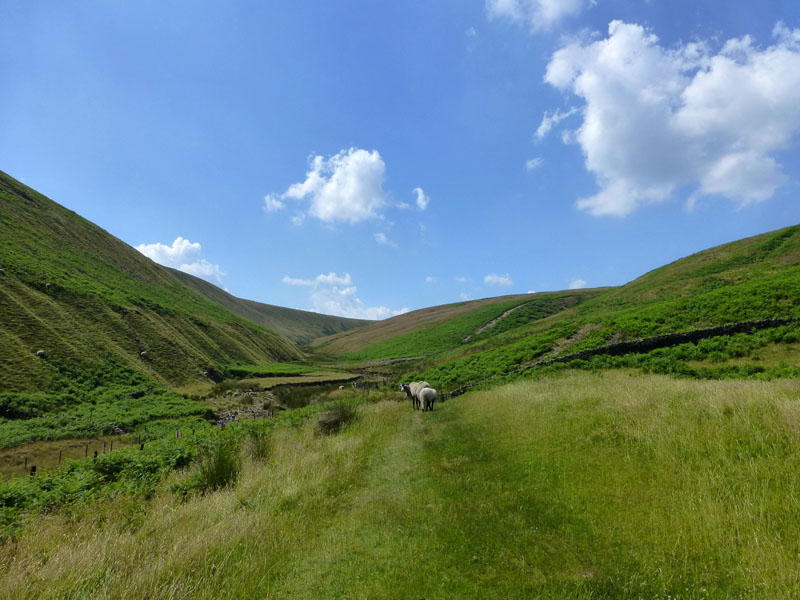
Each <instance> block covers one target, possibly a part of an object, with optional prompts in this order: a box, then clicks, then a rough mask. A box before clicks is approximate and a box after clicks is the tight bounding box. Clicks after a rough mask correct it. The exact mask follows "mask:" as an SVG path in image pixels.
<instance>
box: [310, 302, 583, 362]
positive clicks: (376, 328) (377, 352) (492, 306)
mask: <svg viewBox="0 0 800 600" xmlns="http://www.w3.org/2000/svg"><path fill="white" fill-rule="evenodd" d="M593 293H596V292H595V291H594V290H591V291H586V290H573V291H570V292H566V293H562V292H546V293H540V294H519V295H514V296H500V297H497V298H484V299H482V300H471V301H468V302H457V303H455V304H443V305H441V306H433V307H430V308H423V309H420V310H415V311H412V312H409V313H405V314H402V315H399V316H397V317H392V318H390V319H385V320H383V321H378V322H376V323H372V324H370V325H368V326H366V327H362V328H360V329H358V330H355V331H348V332H346V333H341V334H337V335H333V336H329V337H325V338H320V339H318V340H315V341H314V343H313V347H314V350H315V351H317V352H319V353H321V354H323V355H326V354H327V355H344V356H354V357H356V356H359V357H371V358H400V357H403V356H417V355H420V354H424V353H426V351H427V350H428V347H427V346H428V345H427V344H425V343H421V344H415V343H414V342H415V339H416V336H415V334H417V335H420V336H422V337H424V338H430V337H435V335H436V333H435V329H436V328H442V331H448V333H447V334H446V335H448V336H449V337H450V341H449V342H447V343H445V344H444V345H446V346H447V347H453V346H454V345H458V344H460V343H461V342H462V341H463V338H465V337H467V336H470V335H474V334H475V332H476V331H477V330H478V329H479V328H480V327H482V326H484V325H486V324H487V323H489V322H490V321H492V320H493V319H495V318H497V317H499V316H501V315H502V314H503V313H504V312H506V311H507V310H509V309H511V308H514V307H517V306H522V305H528V304H530V306H531V307H539V308H540V309H541V310H543V311H546V312H547V313H550V312H552V308H553V307H554V306H556V305H557V306H559V307H560V308H562V309H563V308H568V307H569V306H572V305H574V304H577V303H578V302H579V301H580V300H581V299H582V298H584V297H585V296H586V295H587V294H593ZM566 297H570V298H573V299H572V300H563V298H566ZM534 312H535V311H534ZM541 316H544V315H529V317H531V319H533V318H534V317H538V318H541ZM529 320H530V319H529ZM456 321H457V322H456ZM503 325H505V322H504V323H503ZM502 330H504V327H498V328H496V329H494V332H497V331H502ZM431 332H434V333H433V335H432V334H431ZM441 346H442V345H441V344H440V347H441Z"/></svg>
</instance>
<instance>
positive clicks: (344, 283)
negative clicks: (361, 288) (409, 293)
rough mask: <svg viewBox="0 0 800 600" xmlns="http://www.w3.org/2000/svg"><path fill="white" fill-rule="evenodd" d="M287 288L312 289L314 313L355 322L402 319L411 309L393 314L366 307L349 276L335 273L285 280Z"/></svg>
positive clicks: (404, 309) (287, 278)
mask: <svg viewBox="0 0 800 600" xmlns="http://www.w3.org/2000/svg"><path fill="white" fill-rule="evenodd" d="M281 281H282V283H284V284H286V285H296V286H306V287H308V288H310V290H309V297H310V300H311V310H313V311H314V312H318V313H322V314H326V315H336V316H339V317H349V318H352V319H372V320H380V319H386V318H387V317H393V316H396V315H402V314H404V313H407V312H408V308H405V307H404V308H401V309H399V310H392V309H391V308H388V307H386V306H383V305H381V306H367V305H366V304H365V303H364V302H363V301H362V300H361V299H360V298H359V297H358V296H357V294H358V289H357V288H356V286H355V285H353V280H352V278H351V277H350V274H349V273H345V274H344V275H343V276H341V275H338V274H337V273H335V272H330V273H328V274H327V275H326V274H324V273H321V274H319V275H317V276H316V277H315V278H314V279H301V278H296V277H290V276H288V275H286V276H284V278H283V279H282V280H281Z"/></svg>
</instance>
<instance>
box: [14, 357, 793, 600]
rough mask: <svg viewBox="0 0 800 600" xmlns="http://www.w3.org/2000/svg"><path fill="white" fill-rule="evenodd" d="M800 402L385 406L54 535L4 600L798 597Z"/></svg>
mask: <svg viewBox="0 0 800 600" xmlns="http://www.w3.org/2000/svg"><path fill="white" fill-rule="evenodd" d="M798 394H800V383H798V382H797V381H795V380H781V381H774V382H755V381H721V382H720V381H686V380H674V379H669V378H666V377H662V376H652V375H651V376H630V374H629V373H626V372H613V373H607V374H604V375H593V374H590V373H584V372H579V373H569V374H564V375H563V376H562V377H560V378H551V379H546V380H542V381H538V382H520V383H516V384H513V385H509V386H505V387H502V388H498V389H495V390H490V391H486V392H479V393H472V394H467V395H465V396H462V397H460V398H458V399H457V400H453V401H451V402H447V403H446V404H444V405H443V406H442V407H441V408H440V410H437V411H435V412H433V413H426V414H422V413H419V412H414V411H411V410H410V409H409V407H408V406H407V404H406V403H395V402H381V403H377V404H367V405H365V406H363V408H362V409H361V410H360V411H359V412H360V418H359V419H358V420H357V421H354V422H352V423H351V424H350V425H349V426H348V427H347V428H346V429H344V430H342V431H341V433H340V434H339V435H335V436H320V435H316V434H315V425H314V422H313V421H309V422H308V423H307V424H305V425H303V426H300V427H287V428H281V429H276V430H275V431H274V432H273V437H272V449H271V454H270V459H269V460H268V461H267V462H255V461H250V460H246V461H245V462H244V463H242V470H241V472H240V476H239V478H238V479H237V481H236V482H235V484H233V485H229V486H227V487H221V488H220V489H219V490H218V491H216V492H214V493H207V494H206V495H198V496H192V497H190V498H189V500H188V501H186V502H181V501H180V500H179V499H178V498H176V497H175V496H174V495H173V494H171V493H169V492H168V491H166V490H165V491H164V492H162V493H157V494H156V495H155V497H154V498H153V499H152V500H150V501H149V502H146V503H134V502H133V501H127V502H123V503H117V501H116V500H114V499H109V500H103V501H100V502H96V503H93V504H91V505H87V506H86V508H80V507H76V508H75V509H74V510H72V511H69V512H60V513H55V514H50V515H44V516H41V517H39V518H38V519H37V521H36V522H34V523H31V524H30V525H29V527H28V529H27V530H26V531H24V532H23V533H22V534H21V536H20V538H19V539H18V541H17V542H16V543H15V544H13V545H5V546H2V547H0V597H3V598H6V597H7V598H37V599H38V598H42V599H47V598H65V597H66V598H79V597H93V598H145V597H147V598H150V597H193V598H242V597H263V598H365V597H368V598H422V597H424V598H426V599H428V600H431V599H436V598H554V599H560V598H564V599H566V598H569V599H590V598H591V599H599V598H608V599H612V598H613V599H617V598H623V599H625V598H629V599H634V598H644V599H648V600H649V599H666V598H771V599H772V598H778V599H781V598H786V599H788V598H796V597H798V595H799V594H800V572H798V569H797V556H798V555H800V539H798V537H797V535H796V532H797V531H798V528H800V500H798V498H800V403H799V402H798V400H797V398H798ZM178 478H179V476H178V475H176V476H175V481H177V480H178ZM170 483H171V482H167V483H166V486H167V487H169V485H170Z"/></svg>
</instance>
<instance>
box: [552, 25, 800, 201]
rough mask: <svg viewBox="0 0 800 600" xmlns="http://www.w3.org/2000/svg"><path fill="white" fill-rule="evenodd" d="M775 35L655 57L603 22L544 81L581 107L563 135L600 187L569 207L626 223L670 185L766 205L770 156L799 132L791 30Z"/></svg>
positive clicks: (624, 30)
mask: <svg viewBox="0 0 800 600" xmlns="http://www.w3.org/2000/svg"><path fill="white" fill-rule="evenodd" d="M773 37H774V44H773V45H771V46H768V47H765V48H759V47H758V46H756V45H755V43H754V42H753V40H752V39H751V38H750V37H748V36H746V37H743V38H736V39H732V40H728V41H727V42H725V43H724V44H722V46H721V47H720V48H719V50H718V51H714V50H712V49H711V44H709V43H702V42H700V43H690V44H683V45H679V46H676V47H673V48H664V47H663V46H661V45H659V43H658V38H657V37H656V36H655V34H653V33H652V32H651V31H649V30H647V29H645V28H644V27H642V26H640V25H636V24H629V23H623V22H621V21H612V22H611V24H610V25H609V28H608V37H607V38H605V39H599V40H595V41H588V42H586V41H585V42H573V43H569V44H567V45H566V46H564V47H562V48H560V49H559V50H557V51H556V52H555V53H554V54H553V56H552V58H551V60H550V62H549V64H548V66H547V71H546V74H545V81H546V82H548V83H549V84H551V85H552V86H554V87H556V88H558V89H560V90H564V91H569V92H572V93H573V94H575V95H576V96H578V97H580V98H582V99H583V100H584V103H585V104H584V106H583V107H582V109H581V113H582V115H583V122H582V124H581V125H580V127H579V128H578V129H577V130H576V131H575V132H574V136H571V137H574V140H575V141H576V142H577V143H578V144H580V146H581V149H582V151H583V154H584V156H585V160H586V168H587V169H588V170H589V171H591V172H592V173H593V174H594V175H595V178H596V180H597V183H598V186H599V190H598V192H597V193H596V194H595V195H593V196H590V197H587V198H582V199H579V200H578V203H577V205H578V207H579V208H580V209H582V210H585V211H587V212H589V213H592V214H595V215H616V216H624V215H627V214H629V213H631V212H633V211H634V210H636V209H637V208H639V207H640V206H642V205H643V204H647V203H652V202H659V201H663V200H665V199H667V198H669V197H670V196H671V195H672V194H673V193H675V191H676V190H678V189H679V188H685V189H688V190H690V192H691V196H690V197H691V198H693V199H696V198H697V197H699V196H706V195H717V196H723V197H726V198H728V199H730V200H732V201H734V202H737V203H738V204H740V205H746V204H749V203H753V202H762V201H764V200H767V199H768V198H770V197H771V196H772V195H773V193H774V191H775V189H776V188H777V187H778V186H779V185H781V184H782V183H783V182H784V181H785V179H786V178H785V176H784V175H783V173H782V170H781V166H780V165H779V164H778V162H777V160H776V159H775V157H774V156H773V155H774V154H775V153H776V152H778V151H780V150H782V149H784V148H786V147H788V146H789V144H790V143H791V142H792V140H793V139H794V138H795V137H796V135H797V133H798V131H800V30H797V29H794V30H790V29H788V28H787V27H786V26H785V25H783V24H781V23H779V24H778V25H777V26H776V27H775V29H774V31H773ZM556 114H558V113H556ZM543 123H544V122H543ZM541 127H542V126H540V129H541Z"/></svg>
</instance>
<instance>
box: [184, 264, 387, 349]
mask: <svg viewBox="0 0 800 600" xmlns="http://www.w3.org/2000/svg"><path fill="white" fill-rule="evenodd" d="M168 271H169V272H170V273H172V275H173V276H174V277H175V278H177V279H178V280H179V281H180V282H182V283H183V284H184V285H186V286H188V287H190V288H192V289H193V290H194V291H195V292H197V293H198V294H200V295H202V296H205V297H206V298H208V299H209V300H211V301H212V302H215V303H217V304H219V305H221V306H224V307H225V308H227V309H228V310H229V311H231V312H233V313H236V314H237V315H239V316H241V317H244V318H245V319H248V320H250V321H252V322H253V323H257V324H258V325H261V326H262V327H265V328H267V329H269V330H271V331H275V332H277V333H279V334H281V335H283V336H285V337H287V338H289V339H290V340H292V341H293V342H295V343H298V344H307V343H308V342H310V341H312V340H314V339H317V338H320V337H323V336H329V335H334V334H336V333H340V332H343V331H350V330H352V329H356V328H358V327H363V326H364V325H368V324H370V323H372V322H373V321H367V320H365V319H348V318H345V317H335V316H332V315H323V314H320V313H315V312H310V311H306V310H297V309H294V308H284V307H281V306H272V305H270V304H262V303H261V302H255V301H253V300H244V299H242V298H237V297H236V296H233V295H231V294H229V293H228V292H226V291H224V290H221V289H219V288H218V287H217V286H215V285H213V284H211V283H208V282H207V281H204V280H203V279H200V278H199V277H195V276H194V275H189V274H188V273H184V272H182V271H178V270H176V269H168Z"/></svg>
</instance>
